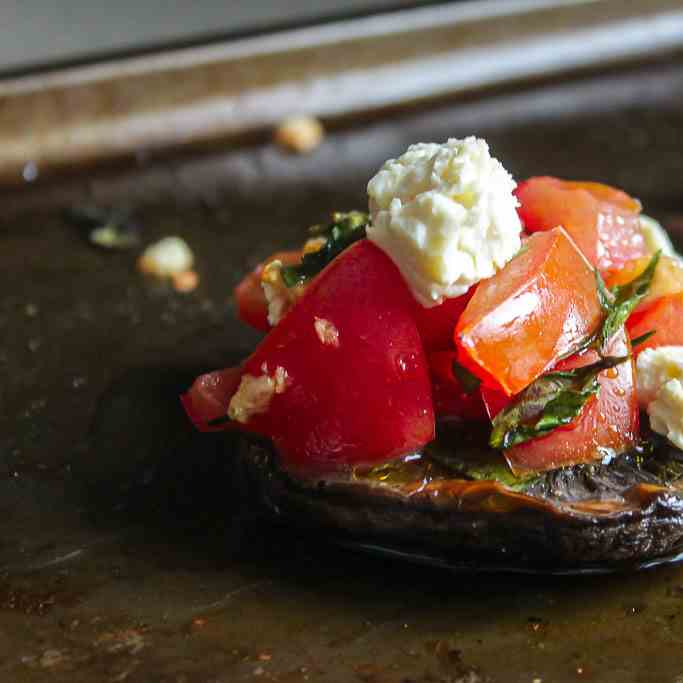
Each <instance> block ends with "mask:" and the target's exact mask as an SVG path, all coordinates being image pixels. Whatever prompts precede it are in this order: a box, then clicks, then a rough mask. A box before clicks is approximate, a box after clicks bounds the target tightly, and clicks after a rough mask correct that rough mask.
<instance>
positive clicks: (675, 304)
mask: <svg viewBox="0 0 683 683" xmlns="http://www.w3.org/2000/svg"><path fill="white" fill-rule="evenodd" d="M682 321H683V292H678V293H676V294H667V295H665V296H660V297H659V298H658V299H655V300H654V301H652V302H651V303H650V304H648V305H647V306H645V307H643V308H640V309H638V310H636V311H635V312H634V313H632V314H631V317H630V318H629V319H628V321H627V322H626V327H627V328H628V333H629V335H630V336H631V339H635V338H636V337H640V336H641V335H643V334H645V333H647V332H650V330H655V334H653V335H652V337H650V338H649V339H648V340H647V341H646V342H645V343H643V344H639V345H638V347H637V348H636V349H635V350H634V353H635V354H636V356H637V355H638V354H639V353H641V352H642V351H643V350H644V349H654V348H657V347H658V346H680V345H682V344H683V322H682Z"/></svg>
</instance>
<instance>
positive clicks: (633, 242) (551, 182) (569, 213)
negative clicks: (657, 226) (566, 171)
mask: <svg viewBox="0 0 683 683" xmlns="http://www.w3.org/2000/svg"><path fill="white" fill-rule="evenodd" d="M515 194H516V196H517V199H518V200H519V202H520V206H519V208H518V213H519V216H520V219H521V220H522V223H523V225H524V227H525V229H526V230H527V232H531V233H533V232H537V231H544V230H551V229H552V228H555V227H557V226H558V225H561V226H562V227H563V228H564V229H565V230H566V231H567V232H568V233H569V235H570V236H571V237H572V239H573V240H574V241H575V242H576V244H577V245H578V247H579V248H580V249H581V251H582V252H583V253H584V255H585V256H586V258H587V259H588V260H589V261H590V263H591V264H592V265H593V266H596V267H597V268H598V270H600V271H601V272H603V271H606V270H609V269H612V268H618V267H619V266H621V265H622V264H623V263H625V262H626V261H629V260H631V259H634V258H638V257H640V256H645V255H646V254H647V248H646V245H645V240H644V238H643V236H642V234H641V230H640V219H639V214H640V203H639V202H638V201H636V200H635V199H633V198H632V197H630V196H629V195H627V194H626V193H625V192H622V191H621V190H617V189H616V188H613V187H610V186H609V185H603V184H601V183H592V182H574V181H567V180H560V179H559V178H552V177H548V176H539V177H534V178H529V179H528V180H525V181H523V182H521V183H520V184H519V185H518V186H517V189H516V191H515Z"/></svg>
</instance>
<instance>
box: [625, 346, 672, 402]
mask: <svg viewBox="0 0 683 683" xmlns="http://www.w3.org/2000/svg"><path fill="white" fill-rule="evenodd" d="M636 378H637V382H638V402H639V403H640V406H641V408H644V409H647V407H648V405H649V404H650V403H651V402H652V401H654V400H655V398H656V397H657V394H658V393H659V391H660V389H661V388H662V387H663V386H664V385H665V384H666V383H667V382H668V381H669V380H672V379H678V380H683V346H659V347H657V348H656V349H644V350H643V351H642V352H641V353H640V354H639V355H638V360H637V362H636Z"/></svg>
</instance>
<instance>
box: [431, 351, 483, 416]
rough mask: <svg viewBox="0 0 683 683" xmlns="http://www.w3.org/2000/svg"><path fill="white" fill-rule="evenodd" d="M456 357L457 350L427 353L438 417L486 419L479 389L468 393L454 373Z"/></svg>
mask: <svg viewBox="0 0 683 683" xmlns="http://www.w3.org/2000/svg"><path fill="white" fill-rule="evenodd" d="M456 359H457V352H456V351H432V352H430V353H428V354H427V363H428V365H429V374H430V376H431V380H432V400H433V401H434V413H435V415H436V417H437V418H453V417H456V418H460V419H462V420H477V421H485V420H486V419H487V417H488V415H487V413H486V409H485V407H484V403H483V401H482V398H481V394H480V393H479V389H475V390H474V391H473V392H472V393H469V394H468V393H467V392H466V391H465V389H464V387H463V386H462V384H461V383H460V382H459V381H458V379H457V377H456V376H455V375H454V374H453V361H455V360H456Z"/></svg>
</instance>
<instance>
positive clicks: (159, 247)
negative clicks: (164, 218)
mask: <svg viewBox="0 0 683 683" xmlns="http://www.w3.org/2000/svg"><path fill="white" fill-rule="evenodd" d="M193 265H194V254H193V253H192V250H191V249H190V247H189V246H188V245H187V242H185V240H183V239H182V238H181V237H164V238H163V239H161V240H159V241H158V242H155V243H154V244H150V245H149V246H148V247H147V248H146V249H145V251H144V252H143V253H142V256H141V257H140V259H139V260H138V268H139V269H140V270H141V271H142V272H143V273H149V274H150V275H156V276H157V277H172V276H173V275H175V274H178V273H184V272H186V271H189V270H191V269H192V266H193Z"/></svg>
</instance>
